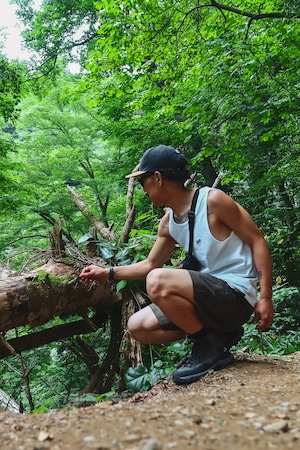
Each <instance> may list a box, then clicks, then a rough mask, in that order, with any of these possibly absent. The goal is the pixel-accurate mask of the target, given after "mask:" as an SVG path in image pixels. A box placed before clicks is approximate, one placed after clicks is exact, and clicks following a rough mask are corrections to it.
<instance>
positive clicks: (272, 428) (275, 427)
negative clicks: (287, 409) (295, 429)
mask: <svg viewBox="0 0 300 450" xmlns="http://www.w3.org/2000/svg"><path fill="white" fill-rule="evenodd" d="M263 430H264V432H265V433H270V434H276V433H285V432H287V431H288V423H287V422H286V421H284V420H280V421H278V422H273V423H269V424H267V425H264V426H263Z"/></svg>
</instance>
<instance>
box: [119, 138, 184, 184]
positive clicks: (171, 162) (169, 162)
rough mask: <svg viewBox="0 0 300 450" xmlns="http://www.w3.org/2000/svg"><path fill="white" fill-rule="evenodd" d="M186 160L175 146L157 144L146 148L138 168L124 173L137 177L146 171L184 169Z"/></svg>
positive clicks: (128, 176)
mask: <svg viewBox="0 0 300 450" xmlns="http://www.w3.org/2000/svg"><path fill="white" fill-rule="evenodd" d="M186 164H187V161H186V159H185V158H184V156H182V154H181V153H180V151H179V150H176V148H173V147H168V146H167V145H157V146H156V147H151V148H148V150H146V151H145V153H144V155H143V156H142V159H141V161H140V165H139V170H138V171H136V172H132V173H130V174H129V175H126V178H130V177H139V176H141V175H143V173H146V172H155V171H156V170H157V171H158V172H166V171H167V170H170V169H171V170H175V171H176V170H177V171H182V170H186Z"/></svg>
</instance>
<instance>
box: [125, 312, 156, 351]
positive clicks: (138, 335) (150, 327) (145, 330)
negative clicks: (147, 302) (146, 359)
mask: <svg viewBox="0 0 300 450" xmlns="http://www.w3.org/2000/svg"><path fill="white" fill-rule="evenodd" d="M159 327H160V325H159V323H158V320H157V318H156V316H155V314H154V313H153V311H152V309H151V308H149V306H146V307H145V308H143V309H141V310H140V311H138V312H136V313H134V314H132V316H130V317H129V319H128V323H127V329H128V331H129V333H130V336H131V337H133V338H134V339H136V340H137V341H141V342H144V343H149V342H150V341H149V336H150V333H151V332H153V331H155V330H157V329H158V328H159Z"/></svg>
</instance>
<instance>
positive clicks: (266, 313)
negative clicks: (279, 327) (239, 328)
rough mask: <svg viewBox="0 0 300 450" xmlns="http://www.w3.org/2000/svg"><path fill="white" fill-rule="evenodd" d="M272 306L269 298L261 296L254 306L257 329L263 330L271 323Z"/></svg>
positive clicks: (272, 316) (272, 315)
mask: <svg viewBox="0 0 300 450" xmlns="http://www.w3.org/2000/svg"><path fill="white" fill-rule="evenodd" d="M273 318H274V306H273V302H272V299H271V298H267V297H261V298H260V299H259V300H258V302H257V303H256V306H255V316H254V323H257V329H258V330H265V329H266V328H269V327H270V326H271V325H272V322H273Z"/></svg>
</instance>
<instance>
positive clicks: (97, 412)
mask: <svg viewBox="0 0 300 450" xmlns="http://www.w3.org/2000/svg"><path fill="white" fill-rule="evenodd" d="M299 369H300V352H299V353H295V354H293V355H289V356H286V357H270V356H269V357H266V356H258V355H256V356H255V355H249V354H246V353H237V354H236V355H235V361H234V362H233V364H232V365H231V366H229V367H227V368H226V369H223V370H221V371H219V372H213V373H210V374H208V375H207V376H206V377H205V378H203V379H202V380H199V381H198V382H196V383H193V384H191V385H186V386H176V385H175V384H174V383H173V382H172V381H171V380H167V381H165V382H164V383H160V384H158V385H156V386H155V387H154V388H153V389H152V390H151V391H149V392H147V393H143V394H142V393H141V394H135V395H134V396H133V397H131V398H129V399H127V400H122V401H115V402H113V401H105V402H102V403H98V404H96V405H93V406H88V407H84V408H83V407H81V408H74V407H69V408H66V409H64V410H61V411H56V412H50V413H44V414H29V415H24V414H18V415H13V414H11V413H8V412H2V413H1V414H0V448H1V450H8V449H13V450H46V449H51V450H64V449H72V450H76V449H94V450H119V449H124V450H167V449H175V450H185V449H191V450H192V449H204V450H225V449H230V450H234V449H236V450H252V449H253V450H254V449H255V450H269V449H284V450H286V449H299V448H300V372H299Z"/></svg>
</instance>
